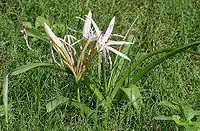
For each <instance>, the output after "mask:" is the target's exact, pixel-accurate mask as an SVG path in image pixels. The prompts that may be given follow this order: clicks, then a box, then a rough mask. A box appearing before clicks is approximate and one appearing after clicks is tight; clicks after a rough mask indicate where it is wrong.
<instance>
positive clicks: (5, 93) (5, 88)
mask: <svg viewBox="0 0 200 131" xmlns="http://www.w3.org/2000/svg"><path fill="white" fill-rule="evenodd" d="M37 67H49V68H54V69H58V70H62V71H66V72H68V73H70V74H72V72H71V71H70V70H69V69H65V68H63V67H59V66H57V65H53V64H49V63H31V64H27V65H24V66H20V67H18V68H17V69H15V70H14V71H13V72H11V73H10V74H7V75H6V76H5V77H4V81H3V103H4V111H5V119H6V122H7V123H8V76H9V75H11V76H14V75H18V74H21V73H24V72H26V71H28V70H30V69H33V68H37Z"/></svg>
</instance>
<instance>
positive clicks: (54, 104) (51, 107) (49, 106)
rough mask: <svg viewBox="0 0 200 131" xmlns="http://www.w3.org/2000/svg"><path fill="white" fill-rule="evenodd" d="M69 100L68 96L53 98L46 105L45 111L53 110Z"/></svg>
mask: <svg viewBox="0 0 200 131" xmlns="http://www.w3.org/2000/svg"><path fill="white" fill-rule="evenodd" d="M66 102H69V98H66V97H61V98H59V99H56V100H53V101H51V102H49V103H48V104H47V105H46V109H47V112H51V111H53V110H54V109H55V108H56V107H58V106H59V105H61V104H63V103H66Z"/></svg>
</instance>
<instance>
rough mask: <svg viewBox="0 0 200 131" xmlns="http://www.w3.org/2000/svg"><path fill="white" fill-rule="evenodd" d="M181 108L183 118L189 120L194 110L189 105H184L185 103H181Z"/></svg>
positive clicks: (193, 114)
mask: <svg viewBox="0 0 200 131" xmlns="http://www.w3.org/2000/svg"><path fill="white" fill-rule="evenodd" d="M182 108H183V112H184V115H185V118H186V119H187V120H188V121H191V119H192V118H193V117H194V116H195V111H194V110H193V109H192V108H191V107H190V106H188V105H185V104H183V105H182Z"/></svg>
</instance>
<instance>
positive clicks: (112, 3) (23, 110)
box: [0, 0, 200, 131]
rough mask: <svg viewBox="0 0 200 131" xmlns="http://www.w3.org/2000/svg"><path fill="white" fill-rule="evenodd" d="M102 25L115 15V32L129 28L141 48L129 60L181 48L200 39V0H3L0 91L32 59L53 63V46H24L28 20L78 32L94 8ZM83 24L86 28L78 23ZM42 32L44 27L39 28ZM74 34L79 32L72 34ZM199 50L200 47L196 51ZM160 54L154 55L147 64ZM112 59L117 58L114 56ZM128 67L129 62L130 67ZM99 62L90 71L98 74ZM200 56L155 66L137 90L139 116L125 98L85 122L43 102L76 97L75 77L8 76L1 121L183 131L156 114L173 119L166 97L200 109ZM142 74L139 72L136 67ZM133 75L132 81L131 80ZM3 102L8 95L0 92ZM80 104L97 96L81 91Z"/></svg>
mask: <svg viewBox="0 0 200 131" xmlns="http://www.w3.org/2000/svg"><path fill="white" fill-rule="evenodd" d="M90 10H91V11H92V13H93V18H94V19H95V20H96V22H97V24H98V25H99V26H100V27H101V28H105V25H108V24H109V22H110V20H111V19H112V17H113V16H116V23H115V28H114V32H116V33H120V34H121V35H125V34H126V32H127V30H128V29H129V27H130V26H131V24H132V23H133V21H134V20H135V19H136V18H137V16H139V17H138V20H137V21H136V23H135V24H134V26H133V28H131V30H130V33H129V34H130V35H133V36H134V38H135V40H136V43H135V44H134V45H132V46H131V50H130V52H129V55H128V56H129V58H131V59H132V61H131V62H132V63H134V62H135V60H137V59H138V58H139V57H140V56H142V55H144V54H146V53H148V52H151V51H155V50H158V49H163V48H166V47H173V48H176V47H182V46H184V45H187V44H190V43H192V42H195V41H200V1H199V0H167V1H164V0H155V1H153V0H108V1H105V0H48V1H46V0H8V1H6V0H1V1H0V65H1V66H0V74H1V76H2V77H1V79H0V89H1V90H2V85H3V76H4V75H5V74H6V73H8V72H9V71H11V70H13V69H15V68H16V67H18V66H21V65H25V64H28V63H33V62H49V58H50V55H49V45H47V44H45V43H44V42H42V41H38V40H36V39H31V38H29V44H30V46H31V48H33V49H34V51H31V50H29V49H28V48H27V46H26V43H25V40H24V39H23V34H22V33H21V32H20V31H21V30H22V29H23V22H27V21H28V22H30V23H31V24H32V25H34V24H35V20H36V18H37V17H38V16H43V17H45V18H46V19H47V20H49V22H50V24H62V25H64V27H65V29H66V30H64V32H63V33H60V34H59V35H60V36H64V35H65V34H69V33H73V32H71V31H69V30H68V29H67V28H66V27H67V26H68V27H73V28H75V29H78V30H80V31H81V30H82V25H83V24H82V22H81V21H80V20H79V19H76V16H78V17H82V18H84V16H85V15H87V14H88V12H89V11H90ZM80 25H81V26H80ZM40 30H41V31H43V32H44V29H43V28H41V29H40ZM75 35H76V34H75ZM192 50H193V51H195V52H199V47H195V48H193V49H192ZM159 56H161V55H158V56H156V57H152V58H151V59H149V60H148V61H146V62H145V63H144V64H143V65H141V67H140V68H141V69H142V68H143V66H145V65H146V64H148V63H149V62H151V61H152V60H154V59H156V58H157V57H159ZM113 57H114V55H113ZM126 64H127V65H129V63H128V62H127V63H126ZM96 68H97V67H96V64H95V63H93V65H92V66H90V68H89V69H88V70H87V71H86V74H87V75H88V76H90V77H91V79H92V77H95V76H96V75H97V72H96ZM199 68H200V56H199V54H192V53H186V52H184V53H180V54H178V55H176V56H175V57H173V58H172V59H169V60H166V61H165V62H163V63H162V64H160V65H158V66H156V67H155V68H154V69H153V70H152V71H151V72H149V73H148V74H147V75H146V76H145V77H143V78H142V80H141V81H139V82H137V83H136V85H137V86H138V87H139V90H140V91H141V94H142V100H143V106H142V110H141V118H140V119H138V117H137V112H136V110H135V108H134V107H133V106H132V103H130V102H128V101H127V100H126V98H125V99H123V100H122V101H120V103H118V104H113V105H112V108H111V111H110V113H109V115H106V116H105V115H103V114H101V113H100V114H99V115H96V120H95V121H93V120H91V119H87V118H84V117H81V115H80V113H79V110H77V109H76V108H73V107H71V106H70V105H68V104H64V105H62V106H59V107H58V108H56V110H54V111H52V112H50V113H47V111H46V104H47V103H48V102H50V101H51V100H54V99H55V98H57V97H59V96H61V95H62V96H65V97H70V98H74V99H76V85H75V84H74V82H73V81H74V80H73V77H72V76H70V75H68V74H65V73H62V72H60V71H55V70H53V69H44V68H37V69H33V70H30V71H28V72H26V73H23V74H20V75H17V76H14V77H11V78H10V79H9V103H11V104H12V108H11V110H10V111H9V123H8V126H7V125H6V122H5V118H4V116H2V117H0V130H6V129H7V128H8V129H7V130H45V131H46V130H52V131H54V130H58V131H60V130H78V131H79V130H100V131H101V130H136V131H137V130H141V131H145V130H152V131H155V130H158V131H165V130H166V131H170V130H184V128H183V127H182V126H177V125H176V124H175V122H173V121H157V120H154V119H153V118H154V117H156V116H158V115H163V114H164V115H172V114H173V113H176V111H175V110H170V109H169V108H163V107H162V106H159V105H158V103H159V102H160V101H163V100H169V101H176V102H180V103H186V104H189V105H190V106H191V107H193V108H194V109H196V110H200V102H199V100H200V70H199ZM138 71H140V69H138ZM130 77H131V76H130ZM0 98H1V101H0V104H1V105H2V104H3V95H0ZM81 100H82V101H83V102H84V103H86V104H88V105H89V104H90V105H91V107H92V106H93V105H92V103H93V96H91V94H90V92H88V89H86V87H84V88H82V90H81Z"/></svg>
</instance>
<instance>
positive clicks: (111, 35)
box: [111, 34, 125, 38]
mask: <svg viewBox="0 0 200 131" xmlns="http://www.w3.org/2000/svg"><path fill="white" fill-rule="evenodd" d="M111 36H117V37H121V38H125V37H124V36H122V35H119V34H111Z"/></svg>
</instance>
